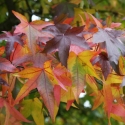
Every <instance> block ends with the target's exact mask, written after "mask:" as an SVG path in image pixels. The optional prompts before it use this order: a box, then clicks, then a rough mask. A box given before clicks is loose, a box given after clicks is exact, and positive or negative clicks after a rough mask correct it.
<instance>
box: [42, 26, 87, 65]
mask: <svg viewBox="0 0 125 125" xmlns="http://www.w3.org/2000/svg"><path fill="white" fill-rule="evenodd" d="M83 29H84V27H83V26H82V27H73V28H72V27H71V26H69V25H67V24H58V25H56V26H49V27H48V28H47V30H49V32H51V33H53V34H54V35H55V37H54V38H53V39H51V40H50V41H48V42H47V44H46V46H45V48H44V51H43V52H45V53H48V52H52V51H54V50H56V49H58V51H59V58H60V61H61V63H62V64H63V65H64V66H67V58H68V55H69V49H70V45H71V44H73V45H77V46H80V47H82V48H84V49H89V46H88V44H87V43H86V41H85V39H84V38H83V37H80V36H79V34H80V33H82V32H83Z"/></svg>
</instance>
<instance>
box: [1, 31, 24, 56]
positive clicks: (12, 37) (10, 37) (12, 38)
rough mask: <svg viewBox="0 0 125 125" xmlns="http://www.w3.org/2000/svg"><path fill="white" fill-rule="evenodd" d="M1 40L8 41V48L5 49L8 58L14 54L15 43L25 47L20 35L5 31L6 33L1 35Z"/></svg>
mask: <svg viewBox="0 0 125 125" xmlns="http://www.w3.org/2000/svg"><path fill="white" fill-rule="evenodd" d="M0 40H6V41H7V44H6V47H5V49H6V55H7V57H8V56H9V55H10V53H11V52H12V50H13V48H14V43H15V42H17V43H19V44H20V45H22V46H23V41H22V39H21V36H20V35H18V34H14V33H11V32H6V31H4V33H3V34H1V35H0Z"/></svg>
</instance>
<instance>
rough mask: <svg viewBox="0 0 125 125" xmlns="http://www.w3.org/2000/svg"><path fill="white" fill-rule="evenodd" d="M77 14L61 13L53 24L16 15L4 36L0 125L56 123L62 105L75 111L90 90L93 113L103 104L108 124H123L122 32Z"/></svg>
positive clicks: (124, 52) (0, 50)
mask: <svg viewBox="0 0 125 125" xmlns="http://www.w3.org/2000/svg"><path fill="white" fill-rule="evenodd" d="M68 4H69V5H70V7H71V8H74V7H75V6H74V4H73V3H68ZM60 6H61V7H62V6H64V3H62V4H58V5H56V6H55V8H54V9H58V8H59V7H60ZM75 9H77V11H78V12H80V14H79V13H75V15H74V16H73V17H72V16H69V15H66V14H62V13H63V12H62V13H59V14H57V17H56V18H55V19H54V21H50V22H45V21H42V20H37V21H32V22H28V20H27V19H26V17H25V16H23V15H22V14H20V13H18V12H16V11H13V14H14V15H15V16H16V17H17V18H18V19H19V20H20V24H18V25H17V26H16V27H15V29H13V30H12V31H10V32H7V31H6V32H5V31H4V32H3V34H1V35H0V40H1V47H0V119H1V118H3V119H4V120H3V121H2V123H1V124H4V125H11V124H13V125H14V124H15V125H16V124H19V125H21V124H22V123H21V122H27V123H32V121H34V122H35V124H37V125H43V124H44V116H45V115H46V113H47V114H48V115H49V116H50V117H51V119H52V120H53V121H55V118H56V115H57V112H58V109H59V106H60V103H61V102H64V103H66V109H67V110H69V108H70V107H71V106H73V107H76V108H77V105H76V103H77V104H79V95H80V93H85V92H86V93H87V92H88V91H87V89H86V86H89V88H90V89H91V91H92V93H91V96H93V98H94V104H93V109H96V108H97V107H99V106H100V105H102V106H103V109H104V111H105V113H106V115H107V118H108V122H109V124H110V118H111V117H112V118H114V119H116V120H118V121H121V122H125V120H124V117H125V105H124V86H125V77H124V75H125V46H124V43H123V42H122V40H124V37H125V32H124V31H122V30H118V27H119V26H120V23H112V22H111V24H110V25H109V24H107V23H104V22H103V21H102V20H98V19H97V18H95V17H94V16H93V15H91V14H90V13H87V12H83V11H82V10H80V9H78V8H74V10H75ZM77 11H76V12H77ZM77 17H78V18H77ZM77 22H80V23H79V26H78V25H77ZM3 40H4V41H6V45H3V44H2V41H3ZM100 86H101V87H100ZM29 117H32V121H31V120H28V119H29Z"/></svg>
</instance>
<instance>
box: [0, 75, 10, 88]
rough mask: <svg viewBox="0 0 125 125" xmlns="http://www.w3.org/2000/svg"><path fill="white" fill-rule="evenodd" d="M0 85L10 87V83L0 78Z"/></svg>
mask: <svg viewBox="0 0 125 125" xmlns="http://www.w3.org/2000/svg"><path fill="white" fill-rule="evenodd" d="M0 85H5V86H8V83H7V82H6V81H5V80H3V79H2V78H1V77H0Z"/></svg>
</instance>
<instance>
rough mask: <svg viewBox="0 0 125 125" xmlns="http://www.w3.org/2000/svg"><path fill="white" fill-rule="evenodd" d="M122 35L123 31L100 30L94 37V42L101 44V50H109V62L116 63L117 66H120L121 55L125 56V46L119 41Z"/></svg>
mask: <svg viewBox="0 0 125 125" xmlns="http://www.w3.org/2000/svg"><path fill="white" fill-rule="evenodd" d="M122 34H123V32H122V31H117V30H111V29H99V30H98V32H97V33H95V34H94V35H93V42H94V43H100V46H101V48H105V49H106V50H107V53H108V58H109V61H110V62H115V64H118V59H119V57H120V56H121V55H125V46H124V44H123V43H122V42H121V41H120V40H119V39H118V37H120V36H121V35H122Z"/></svg>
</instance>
